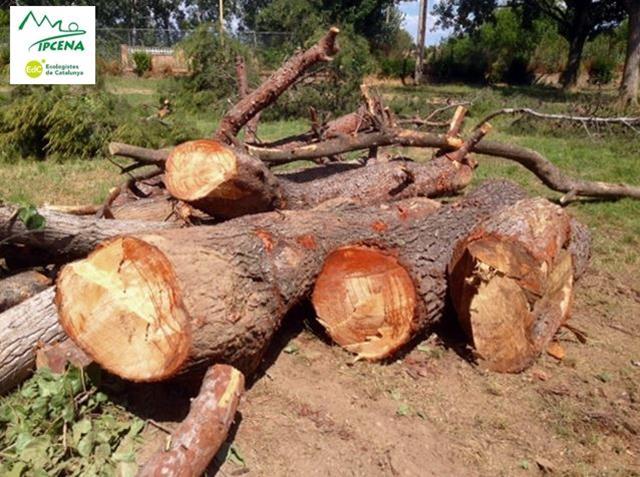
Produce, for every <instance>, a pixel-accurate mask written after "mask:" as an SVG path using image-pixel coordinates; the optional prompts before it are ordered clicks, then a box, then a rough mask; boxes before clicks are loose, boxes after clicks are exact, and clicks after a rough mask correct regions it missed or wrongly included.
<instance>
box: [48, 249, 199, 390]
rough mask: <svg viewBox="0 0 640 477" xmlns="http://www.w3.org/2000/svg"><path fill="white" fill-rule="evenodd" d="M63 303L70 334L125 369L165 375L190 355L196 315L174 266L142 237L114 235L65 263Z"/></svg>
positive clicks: (134, 375) (136, 374)
mask: <svg viewBox="0 0 640 477" xmlns="http://www.w3.org/2000/svg"><path fill="white" fill-rule="evenodd" d="M56 303H57V305H58V311H59V314H60V324H61V325H62V327H63V328H64V329H65V331H66V332H67V334H68V335H69V336H70V337H71V338H72V339H73V340H74V341H76V343H78V344H79V345H80V347H81V348H82V349H83V350H84V351H86V352H87V353H88V354H89V355H90V356H91V357H92V358H93V359H95V360H96V361H97V362H99V363H100V364H101V365H102V366H103V367H104V368H106V369H108V370H109V371H111V372H113V373H115V374H117V375H118V376H121V377H123V378H126V379H130V380H133V381H151V380H157V379H162V378H164V377H168V376H171V375H172V374H174V373H175V372H176V370H177V369H178V368H179V367H180V366H181V365H182V363H183V362H184V361H185V359H186V357H187V354H188V349H189V346H190V344H191V334H190V324H189V316H188V313H187V312H186V310H185V308H184V305H183V303H182V297H181V292H180V289H179V287H178V282H177V279H176V277H175V274H174V271H173V269H172V266H171V264H170V263H169V261H168V260H167V259H166V257H165V256H164V255H163V253H162V252H160V250H158V249H157V248H156V247H154V246H152V245H149V244H148V243H146V242H144V241H142V240H140V239H136V238H132V237H120V238H116V239H113V240H111V241H109V242H107V243H105V244H104V245H103V246H101V247H99V248H98V249H96V250H95V251H94V252H93V253H91V255H89V257H88V258H87V259H85V260H81V261H78V262H74V263H72V264H69V265H67V266H66V267H64V268H63V270H62V272H61V273H60V276H59V277H58V282H57V293H56ZM124 350H126V351H124Z"/></svg>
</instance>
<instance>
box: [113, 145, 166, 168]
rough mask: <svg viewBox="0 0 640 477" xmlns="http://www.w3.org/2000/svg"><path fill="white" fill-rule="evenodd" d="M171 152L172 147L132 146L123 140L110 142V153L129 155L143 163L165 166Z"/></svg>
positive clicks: (130, 157)
mask: <svg viewBox="0 0 640 477" xmlns="http://www.w3.org/2000/svg"><path fill="white" fill-rule="evenodd" d="M169 152H171V148H166V149H149V148H146V147H138V146H132V145H131V144H125V143H122V142H110V143H109V154H111V155H112V156H122V157H128V158H129V159H134V160H135V161H136V162H137V163H140V164H143V165H147V166H148V165H152V166H158V167H160V168H164V161H165V160H166V159H167V156H168V155H169Z"/></svg>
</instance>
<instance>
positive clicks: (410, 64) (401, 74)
mask: <svg viewBox="0 0 640 477" xmlns="http://www.w3.org/2000/svg"><path fill="white" fill-rule="evenodd" d="M378 64H379V67H380V76H383V77H385V78H400V79H404V78H406V77H407V76H411V75H412V74H413V72H414V70H415V68H416V60H415V59H414V58H408V57H404V58H403V57H399V56H395V57H390V58H388V57H383V58H381V59H380V60H379V62H378Z"/></svg>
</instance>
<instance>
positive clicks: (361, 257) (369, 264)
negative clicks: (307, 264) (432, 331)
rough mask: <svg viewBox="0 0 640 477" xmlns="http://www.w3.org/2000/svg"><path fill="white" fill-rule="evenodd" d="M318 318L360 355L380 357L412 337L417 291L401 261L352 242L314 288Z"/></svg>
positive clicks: (329, 260)
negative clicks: (352, 244)
mask: <svg viewBox="0 0 640 477" xmlns="http://www.w3.org/2000/svg"><path fill="white" fill-rule="evenodd" d="M312 300H313V306H314V307H315V309H316V313H317V314H318V321H319V322H320V323H321V324H322V326H324V328H325V329H326V331H327V333H328V334H329V336H331V338H332V339H333V341H335V342H336V343H338V344H339V345H340V346H342V347H344V348H345V349H347V350H348V351H351V352H352V353H355V354H357V355H358V358H364V359H371V360H374V359H381V358H384V357H386V356H389V355H391V354H392V353H393V352H395V351H396V350H397V349H399V348H400V347H401V346H402V345H403V344H405V343H406V342H407V341H409V340H410V339H411V331H412V323H413V318H414V314H415V312H416V290H415V286H414V284H413V281H412V280H411V277H410V276H409V273H408V272H407V270H406V269H405V268H404V267H403V266H402V265H400V264H399V263H398V259H397V258H396V257H394V256H393V255H391V254H389V253H388V252H385V251H383V250H379V249H375V248H370V247H362V246H350V247H344V248H340V249H338V250H335V251H334V252H332V253H331V254H330V255H329V256H328V257H327V259H326V261H325V262H324V266H323V268H322V271H321V272H320V275H319V276H318V280H317V281H316V284H315V288H314V290H313V298H312Z"/></svg>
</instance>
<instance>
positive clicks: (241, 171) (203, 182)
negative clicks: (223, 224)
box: [165, 139, 281, 218]
mask: <svg viewBox="0 0 640 477" xmlns="http://www.w3.org/2000/svg"><path fill="white" fill-rule="evenodd" d="M165 185H166V187H167V189H168V190H169V192H170V193H171V195H172V196H173V197H175V198H176V199H180V200H183V201H185V202H187V203H189V204H191V205H193V206H194V207H196V208H197V209H200V210H202V211H204V212H206V213H207V214H209V215H212V216H218V217H224V218H231V217H237V216H239V215H244V214H247V213H257V212H264V211H267V210H271V209H274V208H275V207H278V205H279V204H280V200H281V199H280V189H279V186H278V183H277V180H276V179H275V177H274V176H273V174H272V173H271V172H270V171H269V169H267V167H266V166H265V165H264V164H263V163H262V162H260V161H259V160H256V159H254V158H252V157H248V156H247V155H246V154H245V153H243V152H241V151H239V150H238V149H235V148H231V147H228V146H224V145H222V144H220V143H219V142H218V141H214V140H207V139H201V140H197V141H190V142H186V143H183V144H181V145H179V146H177V147H175V148H174V149H173V150H172V151H171V154H169V158H168V159H167V162H166V170H165Z"/></svg>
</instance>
